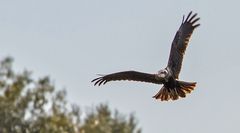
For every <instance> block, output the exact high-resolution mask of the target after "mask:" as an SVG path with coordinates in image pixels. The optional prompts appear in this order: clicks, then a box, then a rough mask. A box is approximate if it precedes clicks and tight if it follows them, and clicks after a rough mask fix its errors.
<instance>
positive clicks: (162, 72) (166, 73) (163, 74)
mask: <svg viewBox="0 0 240 133" xmlns="http://www.w3.org/2000/svg"><path fill="white" fill-rule="evenodd" d="M170 76H171V74H170V71H169V70H168V69H167V68H165V69H162V70H160V71H158V73H157V77H158V78H164V79H165V80H166V81H168V79H169V77H170Z"/></svg>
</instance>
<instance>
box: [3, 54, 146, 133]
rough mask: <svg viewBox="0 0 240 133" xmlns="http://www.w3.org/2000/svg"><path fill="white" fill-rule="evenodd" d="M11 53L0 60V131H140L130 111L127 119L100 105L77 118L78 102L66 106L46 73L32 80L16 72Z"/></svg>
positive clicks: (62, 92) (57, 132)
mask: <svg viewBox="0 0 240 133" xmlns="http://www.w3.org/2000/svg"><path fill="white" fill-rule="evenodd" d="M12 63H13V59H12V58H10V57H7V58H5V59H4V60H2V61H0V133H140V132H141V130H140V129H136V124H137V123H136V120H135V117H134V116H133V115H130V116H129V119H128V120H126V119H125V118H124V116H121V115H119V113H118V112H117V111H115V114H114V115H112V114H111V111H110V110H109V108H108V106H107V105H99V106H97V107H96V109H93V111H91V112H89V113H87V116H86V118H85V119H84V120H83V122H81V121H80V115H81V113H80V109H79V107H78V106H77V105H72V106H71V107H68V106H69V104H68V103H67V101H66V92H65V91H64V90H60V91H55V86H54V85H53V84H52V83H51V81H50V79H49V77H43V78H39V79H38V80H34V79H33V78H32V77H31V72H29V71H27V70H25V71H23V72H20V73H16V72H14V71H13V69H12Z"/></svg>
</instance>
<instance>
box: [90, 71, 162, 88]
mask: <svg viewBox="0 0 240 133" xmlns="http://www.w3.org/2000/svg"><path fill="white" fill-rule="evenodd" d="M116 80H129V81H141V82H149V83H155V84H163V83H164V79H160V78H156V75H155V74H148V73H142V72H136V71H124V72H118V73H112V74H108V75H105V76H102V77H99V78H96V79H94V80H92V82H95V83H94V85H99V86H100V85H101V84H105V83H107V82H109V81H116Z"/></svg>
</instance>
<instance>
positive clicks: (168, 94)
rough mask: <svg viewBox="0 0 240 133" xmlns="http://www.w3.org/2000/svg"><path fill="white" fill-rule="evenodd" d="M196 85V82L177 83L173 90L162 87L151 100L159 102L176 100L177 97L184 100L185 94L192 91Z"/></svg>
mask: <svg viewBox="0 0 240 133" xmlns="http://www.w3.org/2000/svg"><path fill="white" fill-rule="evenodd" d="M196 84H197V83H196V82H185V81H177V83H176V86H175V88H167V87H166V86H165V85H164V86H163V87H162V88H161V90H160V91H159V92H158V93H157V94H156V95H155V96H153V98H155V99H160V100H161V101H168V100H170V99H171V100H177V99H178V98H179V97H182V98H184V97H186V94H188V93H191V92H192V91H193V90H194V88H195V87H196Z"/></svg>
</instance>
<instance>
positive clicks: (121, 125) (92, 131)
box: [81, 104, 141, 133]
mask: <svg viewBox="0 0 240 133" xmlns="http://www.w3.org/2000/svg"><path fill="white" fill-rule="evenodd" d="M84 122H85V125H83V126H82V127H81V133H141V130H140V129H136V124H137V122H136V120H135V117H134V115H130V116H129V119H128V120H126V119H125V118H124V116H122V115H120V114H119V113H118V111H115V113H114V115H113V116H112V114H111V111H110V110H109V108H108V106H107V105H104V104H100V105H99V106H97V107H96V110H95V111H93V112H91V113H89V114H88V115H87V118H86V119H85V121H84Z"/></svg>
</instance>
